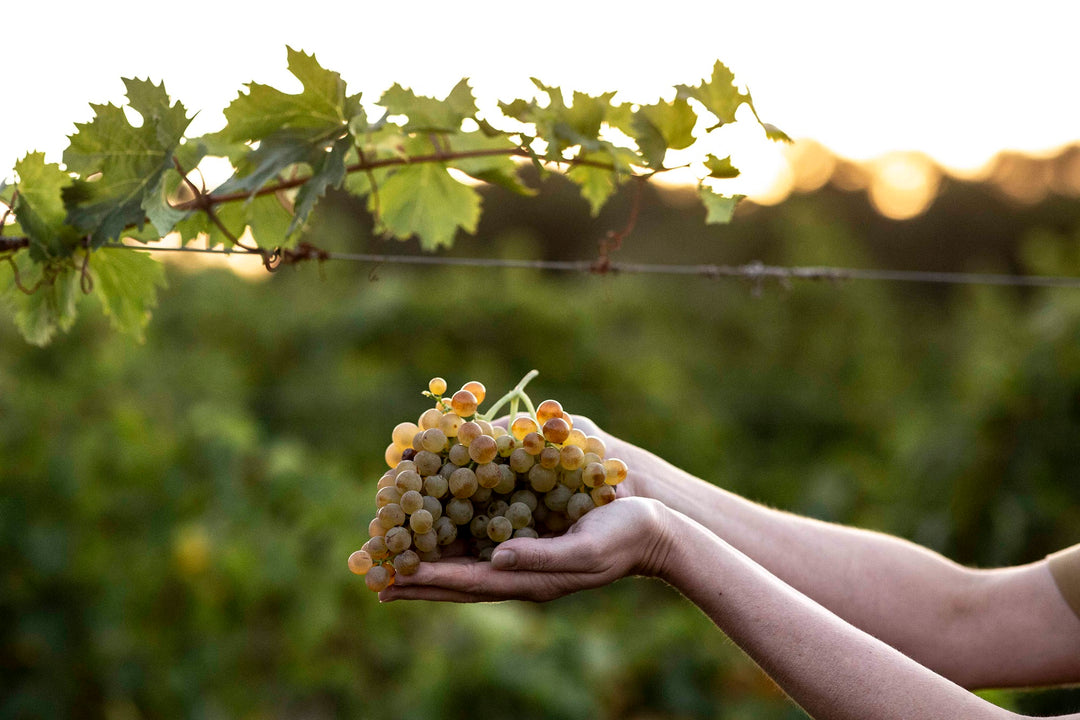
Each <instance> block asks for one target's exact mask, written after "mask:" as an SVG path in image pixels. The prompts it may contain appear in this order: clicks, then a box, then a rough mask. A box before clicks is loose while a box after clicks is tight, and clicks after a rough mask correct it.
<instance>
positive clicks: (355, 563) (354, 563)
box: [349, 550, 373, 575]
mask: <svg viewBox="0 0 1080 720" xmlns="http://www.w3.org/2000/svg"><path fill="white" fill-rule="evenodd" d="M372 564H373V563H372V561H371V556H370V555H368V554H367V551H366V550H357V551H356V552H354V553H353V554H352V555H350V556H349V570H350V571H351V572H353V573H354V574H356V575H363V574H364V573H366V572H367V571H368V570H370V569H371V566H372Z"/></svg>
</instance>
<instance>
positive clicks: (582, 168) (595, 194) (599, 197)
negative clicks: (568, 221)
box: [566, 165, 616, 217]
mask: <svg viewBox="0 0 1080 720" xmlns="http://www.w3.org/2000/svg"><path fill="white" fill-rule="evenodd" d="M566 176H567V177H568V178H569V179H570V180H572V181H573V182H574V183H575V184H576V185H578V187H579V188H580V189H581V196H582V197H583V198H585V199H586V200H587V201H588V203H589V211H590V212H591V213H592V215H593V216H594V217H595V216H596V215H599V214H600V210H601V209H602V208H603V207H604V205H605V204H606V203H607V201H608V199H609V198H610V197H611V195H612V193H614V192H615V177H616V176H615V173H614V172H612V171H611V170H609V169H606V168H598V167H593V166H591V165H575V166H574V167H572V168H570V170H569V171H568V172H567V173H566Z"/></svg>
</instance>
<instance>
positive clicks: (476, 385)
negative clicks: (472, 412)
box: [461, 380, 487, 403]
mask: <svg viewBox="0 0 1080 720" xmlns="http://www.w3.org/2000/svg"><path fill="white" fill-rule="evenodd" d="M461 389H462V390H468V391H469V392H471V393H472V394H473V397H475V398H476V402H477V403H482V402H484V398H486V397H487V388H485V387H484V384H483V383H481V382H477V381H476V380H470V381H469V382H467V383H465V384H464V385H462V386H461Z"/></svg>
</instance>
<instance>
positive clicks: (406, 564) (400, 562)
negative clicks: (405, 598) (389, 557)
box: [394, 550, 420, 575]
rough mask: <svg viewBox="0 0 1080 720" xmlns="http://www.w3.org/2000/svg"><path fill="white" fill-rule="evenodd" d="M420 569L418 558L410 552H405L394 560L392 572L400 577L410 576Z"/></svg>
mask: <svg viewBox="0 0 1080 720" xmlns="http://www.w3.org/2000/svg"><path fill="white" fill-rule="evenodd" d="M419 569H420V556H419V555H417V554H416V553H415V552H413V551H412V550H406V551H404V552H403V553H401V554H400V555H398V556H397V557H396V558H394V570H396V571H397V572H399V573H401V574H402V575H412V574H414V573H415V572H416V571H417V570H419Z"/></svg>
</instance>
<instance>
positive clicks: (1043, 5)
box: [0, 0, 1080, 185]
mask: <svg viewBox="0 0 1080 720" xmlns="http://www.w3.org/2000/svg"><path fill="white" fill-rule="evenodd" d="M3 16H4V26H5V33H4V35H5V38H4V42H3V51H4V59H5V62H4V66H5V68H6V72H5V77H4V80H3V87H4V91H5V92H4V97H5V102H4V104H3V106H4V109H3V110H0V166H2V167H0V178H10V177H11V172H10V170H8V168H11V167H13V165H14V163H15V161H16V160H17V159H18V158H20V157H22V156H23V155H24V154H25V153H26V152H28V151H31V150H40V151H44V152H45V153H46V155H47V157H48V159H50V160H53V161H59V160H60V159H61V154H62V152H63V149H64V147H65V146H66V144H67V140H66V137H67V135H69V134H71V133H72V132H73V131H74V126H73V123H75V122H81V121H86V120H89V119H90V117H91V110H90V107H89V103H90V102H95V103H103V102H113V103H121V102H122V101H123V93H124V88H123V84H122V83H121V80H120V78H121V77H132V76H136V77H150V78H151V79H152V80H154V81H164V83H165V86H166V88H167V89H168V90H169V92H170V93H171V94H172V95H173V97H174V98H177V99H179V100H181V101H182V102H183V103H184V104H185V106H186V107H187V108H188V109H189V111H198V113H199V114H198V116H197V117H196V120H195V121H194V124H193V126H192V128H191V132H192V133H193V134H197V133H201V132H206V131H211V130H215V129H217V128H218V127H219V126H220V125H221V124H222V122H223V116H222V114H221V110H222V109H223V108H224V107H225V106H226V105H227V104H228V103H229V102H230V101H231V100H232V99H233V98H234V97H236V95H237V93H238V91H239V90H240V89H241V88H242V86H243V84H244V83H245V82H249V81H252V80H254V81H258V82H262V83H268V84H273V85H276V86H278V87H281V88H282V89H286V90H289V89H291V88H293V87H294V86H293V85H292V84H291V81H292V78H291V76H289V75H288V73H287V71H286V69H285V64H286V57H285V54H286V51H285V47H286V45H291V46H293V47H295V48H297V49H302V50H305V51H307V52H311V53H314V54H315V55H316V56H317V58H318V59H319V61H320V62H321V63H322V64H323V66H324V67H328V68H330V69H333V70H336V71H338V72H340V73H341V74H342V76H343V77H344V79H345V80H346V81H347V82H348V83H349V88H350V91H352V92H355V91H362V92H363V93H364V97H365V99H370V100H372V101H374V100H375V99H376V98H377V97H378V96H379V94H381V92H382V90H384V89H386V88H387V87H389V86H390V85H391V84H393V83H394V82H398V83H401V84H402V85H404V86H407V87H412V88H413V89H414V90H417V91H418V92H422V93H424V94H430V95H437V96H440V97H441V96H443V95H445V94H446V93H447V92H448V91H449V90H450V88H451V87H452V86H453V85H454V83H456V82H457V81H458V80H460V79H461V78H462V77H469V78H471V82H472V85H473V87H474V89H475V91H476V94H477V96H478V98H479V99H480V100H481V103H482V104H483V102H484V101H485V99H486V100H488V101H489V102H490V101H491V100H492V99H494V98H498V99H509V98H513V97H519V96H522V97H523V96H531V95H532V93H533V92H534V88H533V87H532V85H531V83H530V82H529V80H528V78H529V77H530V76H537V77H539V78H540V79H542V80H544V82H546V83H547V84H550V85H562V86H563V87H565V88H572V89H580V90H584V91H587V92H590V93H596V92H602V91H607V90H618V91H619V92H620V96H621V97H622V98H624V99H626V100H629V101H641V102H652V101H654V100H655V99H656V98H657V97H658V96H668V97H670V96H671V94H672V92H673V91H672V87H673V86H674V85H676V84H680V83H685V84H691V85H692V84H696V83H697V82H698V81H699V80H700V79H701V78H702V77H705V76H707V75H708V74H709V72H710V70H711V68H712V64H713V62H714V61H715V60H717V59H719V60H722V61H723V62H724V63H726V64H727V65H728V66H729V67H731V69H732V70H733V71H734V73H735V76H736V81H737V82H738V83H739V84H740V85H743V86H745V87H747V88H749V90H750V91H751V92H752V94H753V97H754V103H755V106H756V107H757V109H758V112H759V114H760V115H761V116H762V118H763V119H764V120H766V121H767V122H771V123H774V124H776V125H777V126H779V127H780V128H782V129H783V130H785V131H786V132H787V133H788V134H789V135H791V136H792V137H793V138H796V139H804V138H810V139H813V140H815V141H817V142H819V143H821V144H822V145H824V146H825V147H827V148H829V149H830V150H831V151H833V152H835V153H837V154H839V155H841V156H844V157H847V158H850V159H854V160H872V159H874V158H880V157H883V156H886V155H888V154H889V153H893V152H896V151H912V150H913V151H919V152H923V153H926V154H928V155H929V156H930V157H932V158H933V159H934V160H935V161H936V162H938V163H941V164H943V165H945V166H947V167H953V168H957V169H958V170H962V171H970V170H973V169H975V168H978V167H979V166H981V165H983V164H985V163H986V162H987V161H988V160H990V159H991V158H992V157H993V156H994V154H995V153H997V152H999V151H1001V150H1006V149H1008V150H1019V151H1024V152H1030V153H1037V154H1049V153H1052V152H1053V151H1054V150H1056V149H1058V148H1060V147H1061V146H1063V145H1065V144H1068V143H1071V142H1076V141H1080V92H1078V91H1077V77H1078V75H1080V51H1078V50H1077V49H1076V46H1075V42H1076V40H1075V33H1076V28H1077V27H1080V2H1076V1H1075V0H1056V1H1050V0H1025V2H1022V3H1015V2H1012V3H1003V2H995V1H994V0H982V1H981V2H967V1H966V0H963V1H960V0H957V1H950V0H935V1H934V2H926V1H924V0H906V1H905V2H903V3H891V4H882V3H868V2H865V0H863V1H862V2H848V1H846V0H845V1H840V0H817V1H816V2H805V1H801V2H794V1H791V0H773V1H771V2H761V1H760V0H743V1H742V2H739V3H731V2H725V1H724V0H711V1H709V2H696V1H694V2H690V1H680V0H667V1H665V2H652V3H641V2H633V1H631V0H623V1H622V2H582V0H576V1H575V2H569V1H566V0H546V1H544V2H531V3H527V4H519V5H516V6H515V4H514V3H508V2H505V0H503V1H502V2H453V1H452V0H444V1H443V2H429V1H428V0H418V1H415V2H411V3H398V2H390V0H384V1H383V2H382V3H373V2H368V1H367V0H354V1H353V2H340V1H339V2H333V3H331V2H324V1H323V0H305V1H304V2H296V3H292V4H288V5H286V4H280V3H276V2H273V1H272V0H267V1H266V2H263V3H258V4H255V3H250V2H245V3H239V2H232V1H231V0H220V1H219V2H216V3H213V4H203V3H191V4H185V3H148V2H146V1H145V0H138V1H134V0H98V2H95V3H92V4H91V3H74V2H69V1H67V0H65V1H63V2H50V1H49V0H38V1H37V2H17V3H10V4H8V7H6V8H5V9H4V11H3ZM747 126H748V129H747V130H746V132H750V130H753V128H752V127H749V126H750V123H747ZM735 142H739V143H742V142H748V143H749V144H750V145H749V147H750V149H748V150H745V152H744V155H740V154H739V153H738V152H735V153H733V155H734V158H735V160H736V164H737V165H739V160H740V157H742V158H745V159H743V160H742V164H741V165H740V167H741V168H742V169H743V171H744V173H745V174H746V175H747V177H746V178H745V180H746V182H747V183H749V184H751V185H752V184H753V183H754V182H758V183H759V184H760V183H762V182H765V181H766V180H767V176H769V174H770V173H772V172H774V171H775V170H776V166H777V163H778V162H779V160H778V153H780V152H781V151H780V150H779V149H775V148H772V147H771V143H768V142H766V141H764V140H762V139H761V138H760V134H759V132H758V131H755V134H754V135H752V136H750V135H747V136H746V137H742V138H740V139H738V140H736V141H735Z"/></svg>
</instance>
